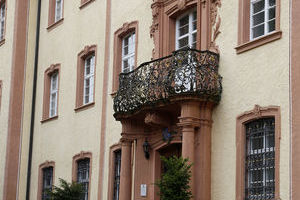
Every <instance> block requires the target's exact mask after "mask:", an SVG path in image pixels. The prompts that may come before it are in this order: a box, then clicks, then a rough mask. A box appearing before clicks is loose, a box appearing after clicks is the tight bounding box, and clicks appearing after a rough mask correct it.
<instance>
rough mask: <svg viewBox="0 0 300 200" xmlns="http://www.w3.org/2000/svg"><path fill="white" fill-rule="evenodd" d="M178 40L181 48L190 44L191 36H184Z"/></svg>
mask: <svg viewBox="0 0 300 200" xmlns="http://www.w3.org/2000/svg"><path fill="white" fill-rule="evenodd" d="M178 42H179V49H181V48H183V47H187V46H188V45H189V38H188V37H185V38H182V39H180V40H179V41H178Z"/></svg>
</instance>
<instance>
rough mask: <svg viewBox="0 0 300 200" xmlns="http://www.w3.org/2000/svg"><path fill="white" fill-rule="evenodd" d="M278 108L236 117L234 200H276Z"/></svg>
mask: <svg viewBox="0 0 300 200" xmlns="http://www.w3.org/2000/svg"><path fill="white" fill-rule="evenodd" d="M280 123H281V122H280V107H278V106H268V107H260V106H258V105H255V107H254V109H253V110H251V111H247V112H244V113H243V114H241V115H240V116H238V117H237V125H236V198H235V199H236V200H269V199H280V195H279V194H280V187H279V186H280V183H279V180H280V174H279V171H280V169H279V168H280V165H279V160H280V157H279V156H280V134H281V133H280V130H281V127H280Z"/></svg>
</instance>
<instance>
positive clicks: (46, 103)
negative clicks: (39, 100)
mask: <svg viewBox="0 0 300 200" xmlns="http://www.w3.org/2000/svg"><path fill="white" fill-rule="evenodd" d="M60 66H61V64H59V63H58V64H52V65H51V66H50V67H48V68H47V69H46V70H45V72H44V95H43V115H42V120H41V122H42V123H43V122H46V121H49V120H52V119H57V118H58V105H59V90H60V89H59V85H60ZM53 73H58V85H57V109H56V115H55V116H52V117H50V116H49V109H50V87H51V75H52V74H53Z"/></svg>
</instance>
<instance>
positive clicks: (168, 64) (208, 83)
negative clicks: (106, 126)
mask: <svg viewBox="0 0 300 200" xmlns="http://www.w3.org/2000/svg"><path fill="white" fill-rule="evenodd" d="M218 64H219V55H218V54H216V53H213V52H210V51H198V50H195V49H190V48H186V49H183V50H178V51H175V52H173V53H172V55H170V56H167V57H163V58H160V59H157V60H153V61H151V62H147V63H143V64H141V65H140V66H139V67H138V68H136V69H135V70H133V71H131V72H129V73H121V74H120V76H119V80H120V82H119V83H120V84H119V85H120V87H119V90H118V92H117V94H116V96H115V98H114V111H115V113H116V114H117V113H118V114H128V113H132V112H135V111H137V110H138V109H141V108H142V107H143V106H149V105H150V106H154V105H155V104H157V103H159V102H168V101H170V99H171V98H175V97H181V96H194V97H199V98H200V99H201V100H204V101H211V102H214V103H218V102H219V101H220V99H221V93H222V84H221V80H222V77H221V76H220V75H219V74H218Z"/></svg>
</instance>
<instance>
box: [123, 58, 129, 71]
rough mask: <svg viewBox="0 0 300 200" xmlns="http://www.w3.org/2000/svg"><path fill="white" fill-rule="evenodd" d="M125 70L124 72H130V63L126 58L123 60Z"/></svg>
mask: <svg viewBox="0 0 300 200" xmlns="http://www.w3.org/2000/svg"><path fill="white" fill-rule="evenodd" d="M123 72H124V73H127V72H129V63H128V60H124V61H123Z"/></svg>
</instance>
